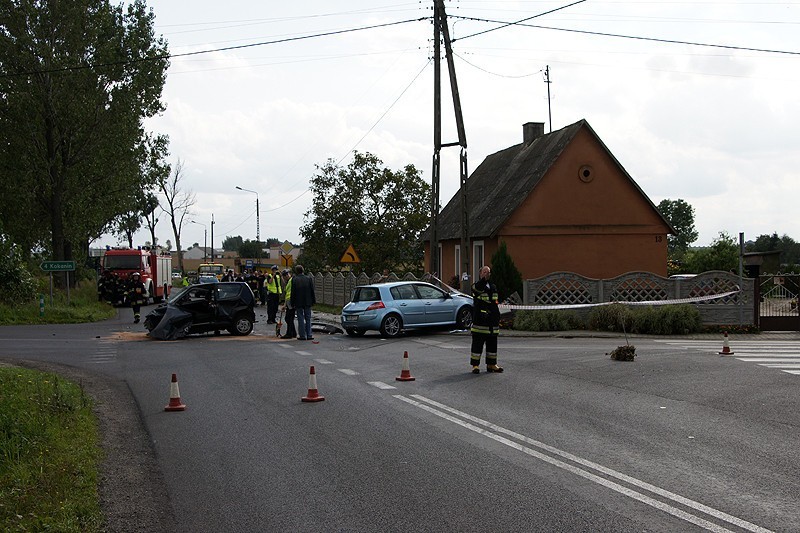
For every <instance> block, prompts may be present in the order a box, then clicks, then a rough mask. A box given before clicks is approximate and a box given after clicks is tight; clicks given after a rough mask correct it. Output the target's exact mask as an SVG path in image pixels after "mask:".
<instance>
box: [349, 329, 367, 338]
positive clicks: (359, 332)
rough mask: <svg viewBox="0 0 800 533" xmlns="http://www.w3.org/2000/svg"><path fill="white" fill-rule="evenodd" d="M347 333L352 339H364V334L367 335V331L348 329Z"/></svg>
mask: <svg viewBox="0 0 800 533" xmlns="http://www.w3.org/2000/svg"><path fill="white" fill-rule="evenodd" d="M345 331H346V332H347V334H348V335H350V336H351V337H363V336H364V333H366V331H364V330H363V329H352V328H348V329H346V330H345Z"/></svg>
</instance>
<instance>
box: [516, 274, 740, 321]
mask: <svg viewBox="0 0 800 533" xmlns="http://www.w3.org/2000/svg"><path fill="white" fill-rule="evenodd" d="M740 283H741V291H740V292H736V293H735V294H731V295H729V296H726V297H724V298H715V299H709V300H704V301H700V302H693V305H696V306H697V309H698V310H699V311H700V317H701V319H702V320H703V324H706V325H731V324H755V323H756V309H755V304H754V290H755V280H753V279H750V278H743V279H742V280H741V281H740V280H739V276H736V275H734V274H730V273H729V272H721V271H711V272H704V273H702V274H698V275H697V276H695V277H692V278H682V279H669V278H664V277H662V276H659V275H657V274H652V273H650V272H628V273H627V274H623V275H621V276H617V277H616V278H612V279H592V278H587V277H584V276H581V275H579V274H575V273H572V272H554V273H553V274H550V275H548V276H544V277H542V278H538V279H529V280H526V281H525V283H524V285H523V291H524V296H523V302H524V305H570V304H592V303H594V304H598V303H606V302H621V303H624V302H650V301H655V302H663V301H670V300H680V299H683V298H697V297H707V296H712V295H715V294H724V293H727V292H734V291H737V290H739V284H740ZM579 314H580V315H586V314H588V311H586V310H582V311H581V312H580V313H579Z"/></svg>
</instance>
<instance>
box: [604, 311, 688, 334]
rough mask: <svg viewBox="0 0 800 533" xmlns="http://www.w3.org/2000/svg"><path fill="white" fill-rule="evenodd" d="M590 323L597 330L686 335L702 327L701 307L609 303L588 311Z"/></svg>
mask: <svg viewBox="0 0 800 533" xmlns="http://www.w3.org/2000/svg"><path fill="white" fill-rule="evenodd" d="M623 325H624V328H623ZM589 327H590V328H592V329H595V330H598V331H620V332H621V331H624V332H627V333H642V334H649V335H686V334H689V333H696V332H698V331H701V330H702V328H703V325H702V321H701V319H700V311H698V310H697V308H696V307H695V306H693V305H689V304H681V305H663V306H648V307H633V308H630V307H626V306H624V305H622V304H611V305H603V306H600V307H596V308H594V309H593V310H592V312H591V313H589Z"/></svg>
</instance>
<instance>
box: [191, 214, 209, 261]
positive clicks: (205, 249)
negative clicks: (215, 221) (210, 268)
mask: <svg viewBox="0 0 800 533" xmlns="http://www.w3.org/2000/svg"><path fill="white" fill-rule="evenodd" d="M189 222H191V223H192V224H197V225H198V226H203V262H208V259H207V258H208V227H207V226H206V225H205V224H203V223H202V222H197V221H196V220H190V221H189Z"/></svg>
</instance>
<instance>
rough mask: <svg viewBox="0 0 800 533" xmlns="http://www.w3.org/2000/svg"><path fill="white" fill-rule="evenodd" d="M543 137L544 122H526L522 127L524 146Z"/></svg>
mask: <svg viewBox="0 0 800 533" xmlns="http://www.w3.org/2000/svg"><path fill="white" fill-rule="evenodd" d="M542 135H544V122H526V123H525V124H523V125H522V142H524V143H525V144H526V145H527V144H530V143H532V142H533V141H535V140H536V139H537V138H539V137H541V136H542Z"/></svg>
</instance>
